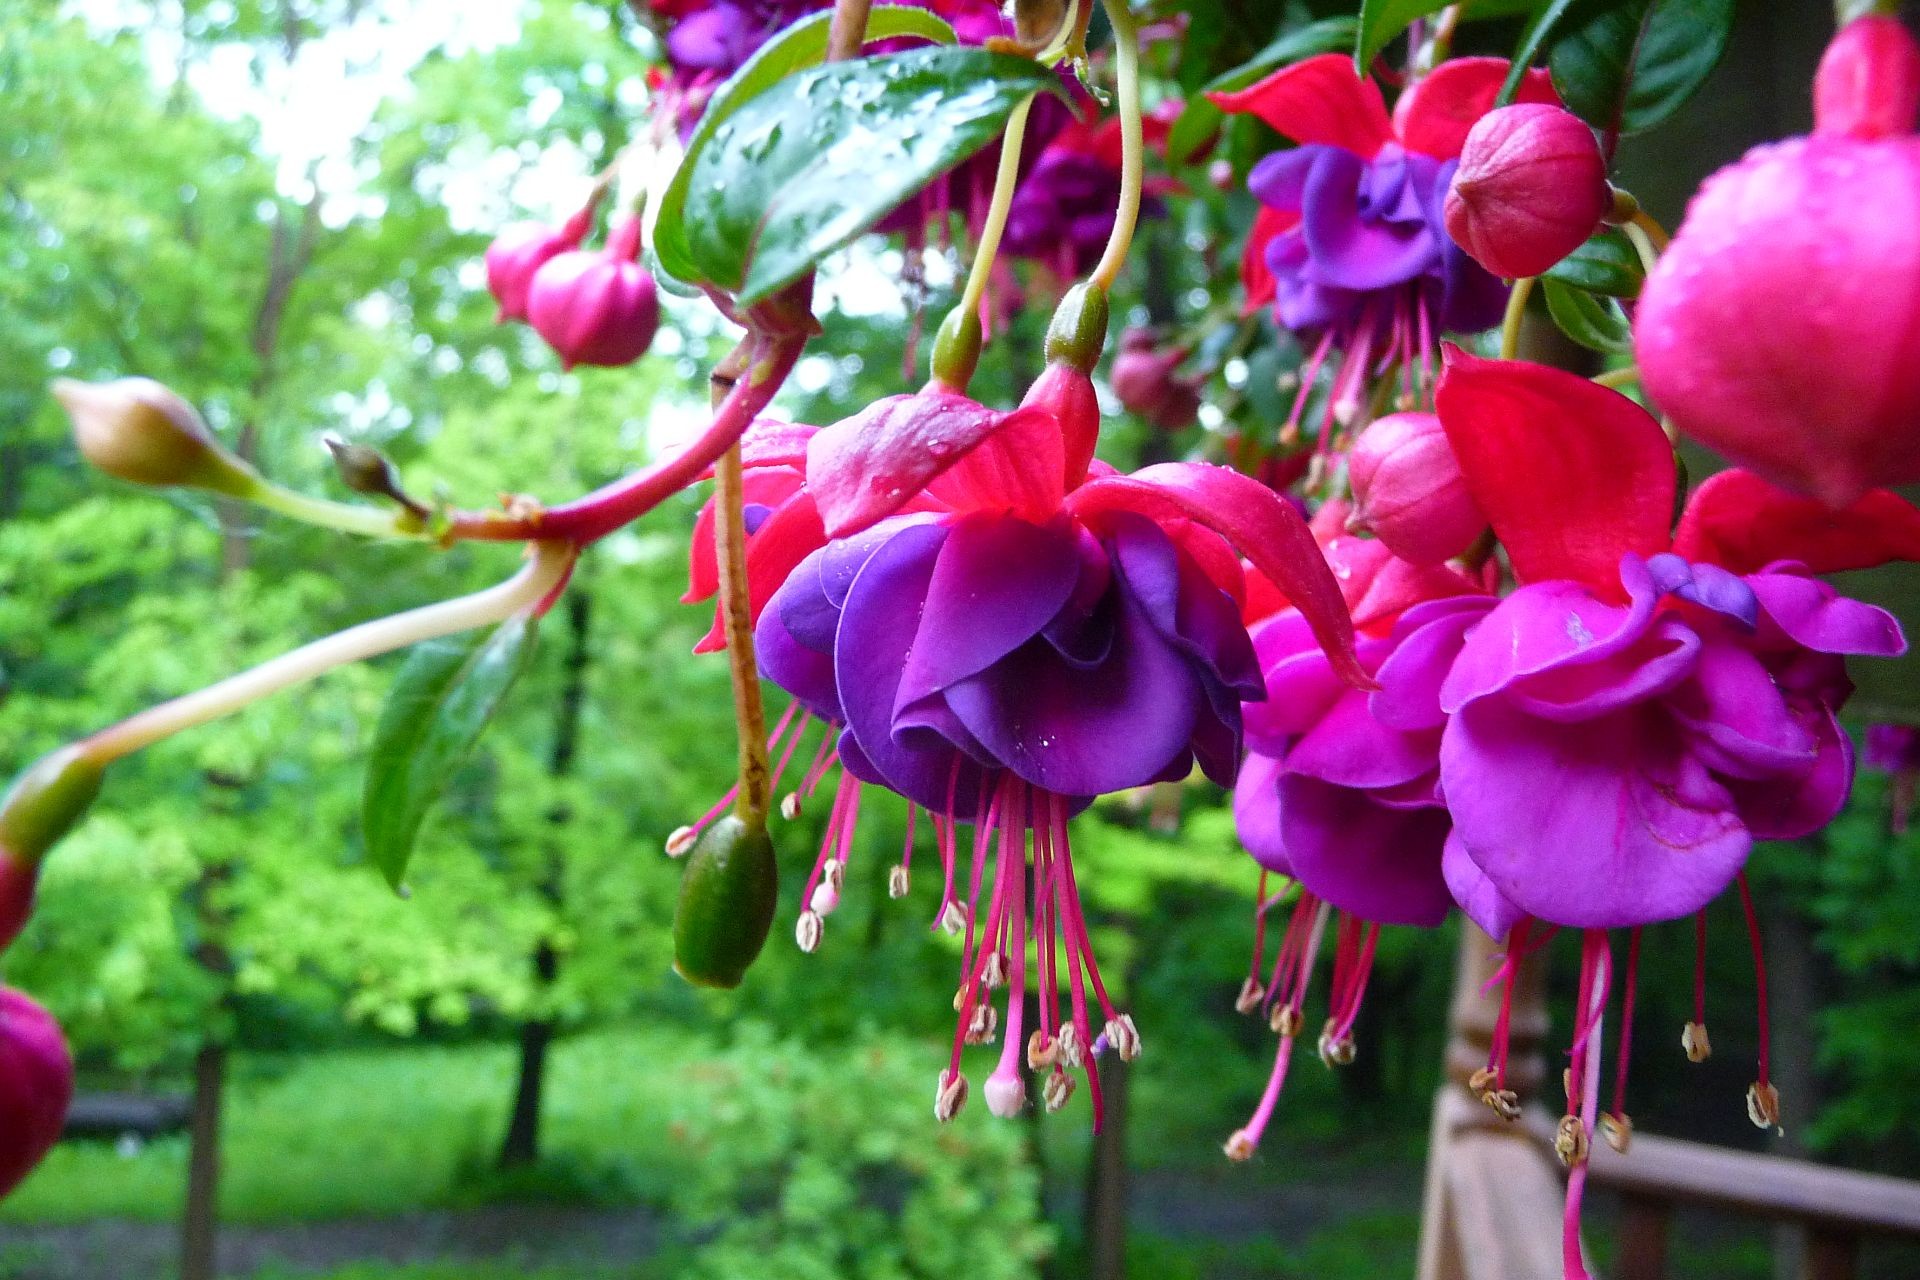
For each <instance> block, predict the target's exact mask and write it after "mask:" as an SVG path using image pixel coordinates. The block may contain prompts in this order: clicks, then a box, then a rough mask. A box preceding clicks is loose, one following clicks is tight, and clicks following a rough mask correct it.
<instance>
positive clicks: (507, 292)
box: [486, 203, 593, 324]
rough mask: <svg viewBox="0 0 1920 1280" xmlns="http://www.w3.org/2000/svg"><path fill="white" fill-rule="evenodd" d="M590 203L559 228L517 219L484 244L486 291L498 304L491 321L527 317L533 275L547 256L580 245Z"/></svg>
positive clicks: (589, 217)
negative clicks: (488, 242)
mask: <svg viewBox="0 0 1920 1280" xmlns="http://www.w3.org/2000/svg"><path fill="white" fill-rule="evenodd" d="M592 218H593V205H592V204H591V203H589V204H588V205H587V207H586V208H584V209H582V210H581V211H580V212H579V213H576V214H574V215H573V217H572V218H570V219H568V220H567V222H566V223H565V224H564V225H562V226H558V227H550V226H547V225H546V224H545V223H541V222H516V223H513V224H512V225H510V226H507V227H504V228H502V229H501V231H500V234H498V235H496V236H495V237H494V238H493V243H492V244H490V245H488V246H487V257H486V266H487V291H488V292H489V293H491V294H493V296H494V300H495V301H496V302H498V303H499V304H500V310H499V313H498V314H497V315H495V317H494V323H496V324H500V323H504V322H505V321H508V320H525V319H526V318H527V294H528V291H529V290H531V289H532V288H533V276H534V273H535V272H536V271H538V270H539V269H540V268H541V267H543V266H545V265H546V264H547V262H548V261H549V260H550V259H553V258H556V257H558V256H559V255H561V254H563V253H565V252H567V251H568V250H570V249H577V248H579V247H580V241H581V239H582V238H583V237H585V235H586V233H587V228H588V227H589V226H590V225H592Z"/></svg>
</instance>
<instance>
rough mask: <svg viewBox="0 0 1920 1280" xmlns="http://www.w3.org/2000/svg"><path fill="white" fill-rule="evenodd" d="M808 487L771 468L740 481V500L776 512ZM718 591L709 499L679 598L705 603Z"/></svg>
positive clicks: (792, 473) (697, 522) (698, 520)
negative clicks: (803, 488) (681, 594)
mask: <svg viewBox="0 0 1920 1280" xmlns="http://www.w3.org/2000/svg"><path fill="white" fill-rule="evenodd" d="M807 430H808V431H812V430H813V428H811V427H809V428H807ZM805 484H806V477H804V476H802V475H801V474H800V473H799V471H797V470H795V469H794V468H792V467H768V468H764V469H761V470H755V471H749V472H747V473H746V475H745V476H743V477H742V478H741V481H740V497H741V498H742V499H743V500H744V501H746V502H750V503H757V504H758V505H760V506H763V507H776V508H777V507H779V506H780V505H781V504H782V503H784V502H786V501H787V499H789V498H791V497H793V495H794V494H796V493H798V492H799V491H800V490H801V488H802V487H803V486H804V485H805ZM809 505H811V503H809ZM768 518H769V519H771V518H772V517H771V516H769V517H768ZM749 545H751V544H749ZM719 589H720V567H719V565H718V564H716V563H715V561H714V550H713V502H712V500H711V499H709V500H708V501H707V504H706V505H705V506H703V507H701V508H700V514H699V515H698V516H695V517H694V521H693V536H692V538H691V539H690V540H689V541H688V543H687V592H686V594H685V595H683V596H681V597H680V603H681V604H692V603H694V602H695V601H696V600H705V599H706V598H707V597H708V596H710V595H712V594H713V593H714V592H716V591H718V590H719Z"/></svg>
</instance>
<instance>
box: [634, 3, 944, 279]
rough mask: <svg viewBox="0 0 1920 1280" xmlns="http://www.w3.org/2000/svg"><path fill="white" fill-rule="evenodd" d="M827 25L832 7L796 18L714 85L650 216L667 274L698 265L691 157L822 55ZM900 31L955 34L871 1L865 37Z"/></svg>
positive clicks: (920, 15)
mask: <svg viewBox="0 0 1920 1280" xmlns="http://www.w3.org/2000/svg"><path fill="white" fill-rule="evenodd" d="M832 25H833V13H832V11H831V10H828V11H825V12H822V13H816V14H811V15H809V16H808V17H806V18H803V19H801V20H800V21H799V22H796V23H794V24H793V25H792V26H790V27H788V28H787V29H786V30H785V31H782V32H781V33H780V34H779V35H778V36H776V37H775V38H774V39H772V40H769V41H768V42H767V43H766V44H764V45H762V46H760V48H759V49H758V50H756V51H755V53H754V55H753V56H752V57H751V58H749V59H747V61H746V62H745V64H743V65H742V66H741V68H740V69H739V70H738V71H736V72H734V73H733V75H732V76H730V77H728V79H727V81H726V83H724V84H722V85H721V86H720V87H719V88H718V89H716V90H714V94H713V97H712V98H710V99H709V100H708V102H707V108H706V110H705V111H703V112H701V114H700V123H699V125H698V126H697V127H696V128H695V129H694V131H693V136H692V137H690V138H688V139H687V152H686V155H685V156H684V157H682V158H681V161H680V168H679V169H678V171H676V172H675V173H674V175H673V181H672V182H670V183H668V184H667V189H666V190H665V191H664V192H662V193H661V196H660V206H659V212H658V214H657V216H656V217H655V219H654V227H653V252H654V256H655V257H657V258H658V259H659V260H660V266H661V267H662V268H663V269H664V270H665V271H666V272H667V274H668V275H670V276H673V277H675V278H676V279H679V280H683V281H689V282H695V281H697V280H698V279H699V269H698V268H697V267H696V266H695V265H694V264H693V261H692V259H691V258H690V257H689V256H688V254H687V248H686V237H685V235H684V234H683V231H684V224H683V222H682V213H683V211H684V208H685V206H686V201H687V183H688V181H689V179H690V178H691V176H692V174H693V165H694V161H695V160H696V159H697V158H698V157H699V155H700V153H701V152H702V151H704V150H705V149H706V146H707V143H708V142H710V141H712V139H713V135H714V131H715V130H716V129H718V128H719V127H720V125H721V123H722V122H724V121H725V120H726V119H727V118H728V117H729V116H731V115H732V114H733V113H734V112H736V111H738V110H739V109H740V108H741V107H743V106H745V105H746V104H747V103H749V102H751V101H752V100H753V99H754V98H756V97H758V96H759V95H761V94H762V93H765V92H766V91H767V90H768V89H771V88H772V87H773V86H774V85H776V84H778V83H779V82H780V81H781V80H784V79H785V78H786V77H788V76H790V75H792V74H793V73H794V72H796V71H799V70H802V69H804V68H806V67H812V66H818V65H819V64H820V63H821V62H822V61H824V60H825V58H826V56H827V35H828V30H829V28H830V27H831V26H832ZM900 36H918V37H920V38H921V39H924V40H931V41H933V42H934V43H936V44H952V43H953V42H954V40H955V38H956V37H955V36H954V34H953V28H952V27H951V26H949V25H948V24H947V23H946V22H944V21H942V20H941V19H940V18H938V17H935V16H934V15H933V14H931V13H929V12H927V11H926V10H925V9H916V8H913V7H911V6H909V5H899V4H882V5H875V6H874V7H873V10H872V12H871V13H870V14H868V17H867V39H869V40H890V39H894V38H897V37H900Z"/></svg>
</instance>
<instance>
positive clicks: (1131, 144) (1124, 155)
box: [1087, 0, 1146, 289]
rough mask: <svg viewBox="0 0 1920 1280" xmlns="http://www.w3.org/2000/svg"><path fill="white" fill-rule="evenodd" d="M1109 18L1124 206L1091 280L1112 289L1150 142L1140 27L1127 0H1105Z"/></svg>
mask: <svg viewBox="0 0 1920 1280" xmlns="http://www.w3.org/2000/svg"><path fill="white" fill-rule="evenodd" d="M1105 2H1106V8H1107V21H1109V22H1110V23H1112V24H1113V54H1114V67H1115V73H1116V79H1117V82H1118V84H1117V88H1118V96H1119V99H1120V205H1119V208H1117V209H1115V210H1114V214H1113V234H1112V235H1110V236H1109V237H1108V238H1107V249H1106V252H1105V253H1103V254H1101V255H1100V261H1099V263H1098V264H1097V265H1096V266H1095V267H1094V268H1093V274H1092V275H1090V276H1089V277H1087V278H1088V280H1090V281H1091V282H1092V283H1094V284H1097V285H1099V286H1100V287H1101V288H1103V289H1111V288H1112V287H1113V282H1114V280H1115V279H1117V278H1118V277H1119V275H1120V268H1121V266H1122V265H1124V264H1125V263H1126V260H1127V249H1128V247H1129V246H1130V245H1131V244H1132V243H1133V229H1134V226H1135V224H1137V223H1138V222H1139V220H1140V192H1141V188H1142V186H1143V185H1144V184H1145V181H1146V143H1145V138H1144V133H1143V126H1142V124H1141V119H1140V28H1139V25H1138V24H1137V23H1135V22H1134V20H1133V13H1132V11H1130V10H1129V9H1128V8H1127V0H1105Z"/></svg>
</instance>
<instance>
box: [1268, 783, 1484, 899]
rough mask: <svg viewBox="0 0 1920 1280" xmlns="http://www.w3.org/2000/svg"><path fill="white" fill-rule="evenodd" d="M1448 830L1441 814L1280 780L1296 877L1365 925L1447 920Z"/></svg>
mask: <svg viewBox="0 0 1920 1280" xmlns="http://www.w3.org/2000/svg"><path fill="white" fill-rule="evenodd" d="M1447 830H1448V823H1447V813H1446V810H1444V809H1424V808H1423V809H1389V808H1384V807H1382V806H1380V805H1377V804H1375V803H1373V801H1372V800H1371V799H1370V798H1369V796H1368V794H1367V793H1366V792H1364V791H1356V790H1350V789H1348V788H1346V787H1337V786H1332V785H1330V784H1328V783H1325V782H1321V781H1319V780H1318V779H1315V778H1308V777H1302V776H1299V775H1297V774H1294V773H1292V772H1288V773H1287V774H1286V775H1284V776H1283V777H1282V778H1281V779H1280V835H1281V839H1282V842H1283V843H1284V844H1285V846H1286V850H1287V855H1288V859H1289V861H1291V863H1292V864H1293V875H1294V876H1295V878H1297V879H1298V880H1299V881H1300V883H1301V884H1303V885H1305V886H1306V887H1307V888H1309V889H1311V890H1312V891H1313V892H1314V893H1316V894H1318V895H1319V896H1320V897H1322V898H1325V899H1326V900H1327V901H1328V902H1331V903H1332V904H1333V905H1334V906H1336V907H1338V908H1339V909H1340V910H1342V911H1349V912H1352V913H1353V914H1354V915H1356V916H1359V917H1360V918H1361V919H1364V920H1375V921H1378V922H1379V923H1381V924H1411V925H1420V926H1423V927H1429V928H1430V927H1432V926H1433V925H1437V924H1439V923H1440V922H1441V921H1442V920H1444V919H1446V916H1447V911H1448V910H1449V909H1450V908H1451V907H1452V906H1453V898H1452V895H1451V894H1449V893H1448V891H1447V884H1446V881H1445V880H1444V879H1443V878H1442V877H1441V874H1440V853H1441V849H1442V847H1443V846H1444V845H1445V843H1446V839H1447Z"/></svg>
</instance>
